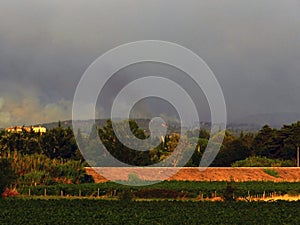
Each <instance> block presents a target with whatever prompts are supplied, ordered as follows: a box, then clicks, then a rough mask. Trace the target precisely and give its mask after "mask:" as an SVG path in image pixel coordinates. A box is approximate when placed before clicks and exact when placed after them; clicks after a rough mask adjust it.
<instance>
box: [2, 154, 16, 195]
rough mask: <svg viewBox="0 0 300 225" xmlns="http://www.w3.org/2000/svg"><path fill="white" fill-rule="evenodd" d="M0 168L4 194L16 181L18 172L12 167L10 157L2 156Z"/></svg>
mask: <svg viewBox="0 0 300 225" xmlns="http://www.w3.org/2000/svg"><path fill="white" fill-rule="evenodd" d="M0 168H1V170H0V194H2V193H3V192H4V191H5V189H6V188H7V187H8V186H9V185H10V184H12V182H14V181H15V179H16V174H15V172H14V170H13V169H12V167H11V162H10V160H8V159H3V158H0ZM0 197H1V195H0Z"/></svg>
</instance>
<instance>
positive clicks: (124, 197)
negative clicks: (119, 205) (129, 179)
mask: <svg viewBox="0 0 300 225" xmlns="http://www.w3.org/2000/svg"><path fill="white" fill-rule="evenodd" d="M118 198H119V200H120V201H123V202H130V201H132V200H133V194H132V191H131V190H130V189H129V188H126V189H123V190H122V191H121V192H120V193H119V194H118Z"/></svg>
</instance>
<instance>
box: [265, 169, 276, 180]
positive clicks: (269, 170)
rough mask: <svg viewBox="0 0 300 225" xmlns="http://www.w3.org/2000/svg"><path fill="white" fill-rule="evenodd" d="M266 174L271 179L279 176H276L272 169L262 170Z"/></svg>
mask: <svg viewBox="0 0 300 225" xmlns="http://www.w3.org/2000/svg"><path fill="white" fill-rule="evenodd" d="M263 171H264V172H265V173H266V174H269V175H270V176H272V177H276V178H278V177H279V175H278V172H277V171H276V170H272V169H264V170H263Z"/></svg>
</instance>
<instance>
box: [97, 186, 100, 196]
mask: <svg viewBox="0 0 300 225" xmlns="http://www.w3.org/2000/svg"><path fill="white" fill-rule="evenodd" d="M99 195H100V190H99V188H98V190H97V196H98V197H99Z"/></svg>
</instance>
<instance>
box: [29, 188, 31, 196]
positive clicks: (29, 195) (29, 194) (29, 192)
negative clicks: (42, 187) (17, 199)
mask: <svg viewBox="0 0 300 225" xmlns="http://www.w3.org/2000/svg"><path fill="white" fill-rule="evenodd" d="M28 196H31V192H30V188H29V189H28Z"/></svg>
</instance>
